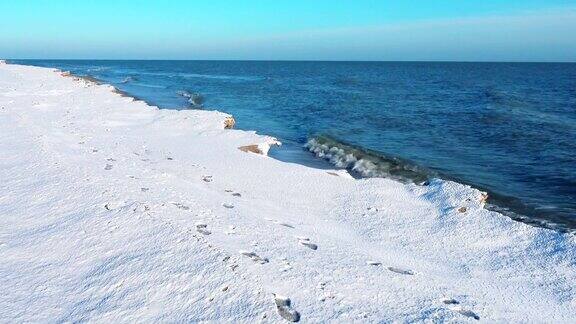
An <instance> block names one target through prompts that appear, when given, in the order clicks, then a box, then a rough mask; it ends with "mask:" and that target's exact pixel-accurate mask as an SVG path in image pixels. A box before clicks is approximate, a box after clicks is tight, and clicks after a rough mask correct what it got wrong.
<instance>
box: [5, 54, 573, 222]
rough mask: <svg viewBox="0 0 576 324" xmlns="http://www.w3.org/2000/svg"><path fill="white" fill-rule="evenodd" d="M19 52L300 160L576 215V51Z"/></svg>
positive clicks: (548, 215) (552, 217)
mask: <svg viewBox="0 0 576 324" xmlns="http://www.w3.org/2000/svg"><path fill="white" fill-rule="evenodd" d="M12 62H14V63H21V64H29V65H30V64H31V65H37V66H45V67H54V68H59V69H62V70H67V71H71V72H72V73H74V74H76V75H81V76H90V77H94V78H96V79H98V80H101V81H102V82H105V83H109V84H112V85H114V86H115V87H117V88H118V89H120V90H123V91H125V92H127V93H129V94H130V95H133V96H135V97H137V98H140V99H143V100H145V101H147V102H148V103H150V104H153V105H157V106H159V107H160V108H166V109H208V110H220V111H224V112H227V113H230V114H232V115H234V117H235V119H236V121H237V128H240V129H249V130H257V131H258V132H260V133H262V134H269V135H272V136H276V137H278V138H279V139H280V140H281V141H282V142H284V144H285V145H284V146H283V147H282V148H280V149H276V150H275V151H273V152H272V156H273V157H275V158H278V159H281V160H284V161H287V162H292V163H301V164H306V165H310V166H314V167H320V168H334V167H336V166H338V167H342V168H349V169H351V171H352V173H353V174H354V175H355V176H357V177H373V176H377V177H391V178H394V179H397V180H399V181H404V182H416V183H419V184H422V185H425V184H426V179H429V178H431V177H440V178H444V179H450V180H455V181H458V182H461V183H466V184H470V185H472V186H474V187H476V188H479V189H482V190H485V191H488V192H489V194H490V199H489V203H490V208H493V209H496V210H499V211H501V212H503V213H505V214H507V215H509V216H511V217H513V218H515V219H518V220H522V221H525V222H528V223H531V224H535V225H541V226H547V227H552V228H556V229H560V230H567V229H571V230H574V229H576V64H570V63H566V64H549V63H418V62H413V63H408V62H406V63H404V62H402V63H401V62H280V61H274V62H265V61H93V60H91V61H76V60H75V61H63V60H55V61H49V60H25V61H23V60H12ZM310 150H313V151H314V152H315V154H314V153H312V152H310ZM359 160H362V161H364V162H366V161H367V162H366V163H364V164H363V165H358V163H357V161H359ZM330 163H332V164H335V165H331V164H330Z"/></svg>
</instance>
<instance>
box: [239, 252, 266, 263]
mask: <svg viewBox="0 0 576 324" xmlns="http://www.w3.org/2000/svg"><path fill="white" fill-rule="evenodd" d="M240 254H242V255H243V256H246V257H249V258H250V259H251V260H252V261H254V262H256V263H260V264H265V263H268V262H269V261H268V259H267V258H261V257H260V256H259V255H258V254H256V253H254V252H252V251H245V250H241V251H240Z"/></svg>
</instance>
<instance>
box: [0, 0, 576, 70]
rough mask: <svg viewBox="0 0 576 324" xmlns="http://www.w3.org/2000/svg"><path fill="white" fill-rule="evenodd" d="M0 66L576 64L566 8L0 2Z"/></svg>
mask: <svg viewBox="0 0 576 324" xmlns="http://www.w3.org/2000/svg"><path fill="white" fill-rule="evenodd" d="M0 57H4V58H108V59H264V60H266V59H272V60H283V59H288V60H291V59H295V60H448V61H453V60H455V61H462V60H464V61H576V0H570V1H568V0H476V1H472V0H411V1H408V0H404V1H403V0H286V1H280V0H267V1H266V0H210V1H208V0H206V1H203V0H198V1H194V0H189V1H185V0H0Z"/></svg>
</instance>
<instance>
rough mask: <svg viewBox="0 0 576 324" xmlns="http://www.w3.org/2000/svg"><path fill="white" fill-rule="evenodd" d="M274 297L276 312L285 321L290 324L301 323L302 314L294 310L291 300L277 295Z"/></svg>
mask: <svg viewBox="0 0 576 324" xmlns="http://www.w3.org/2000/svg"><path fill="white" fill-rule="evenodd" d="M272 295H273V296H274V304H276V310H277V311H278V314H279V315H280V316H281V317H282V318H283V319H285V320H287V321H289V322H298V321H300V313H298V312H297V311H296V310H295V309H293V308H292V305H291V300H290V298H288V297H284V296H281V295H277V294H272Z"/></svg>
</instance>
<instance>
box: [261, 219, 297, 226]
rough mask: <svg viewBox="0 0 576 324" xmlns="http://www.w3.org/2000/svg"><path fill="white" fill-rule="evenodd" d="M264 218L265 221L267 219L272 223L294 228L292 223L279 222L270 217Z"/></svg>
mask: <svg viewBox="0 0 576 324" xmlns="http://www.w3.org/2000/svg"><path fill="white" fill-rule="evenodd" d="M264 219H265V220H267V221H269V222H272V223H274V224H278V225H281V226H284V227H289V228H295V227H294V226H292V225H290V224H288V223H284V222H279V221H277V220H275V219H272V218H264Z"/></svg>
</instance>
